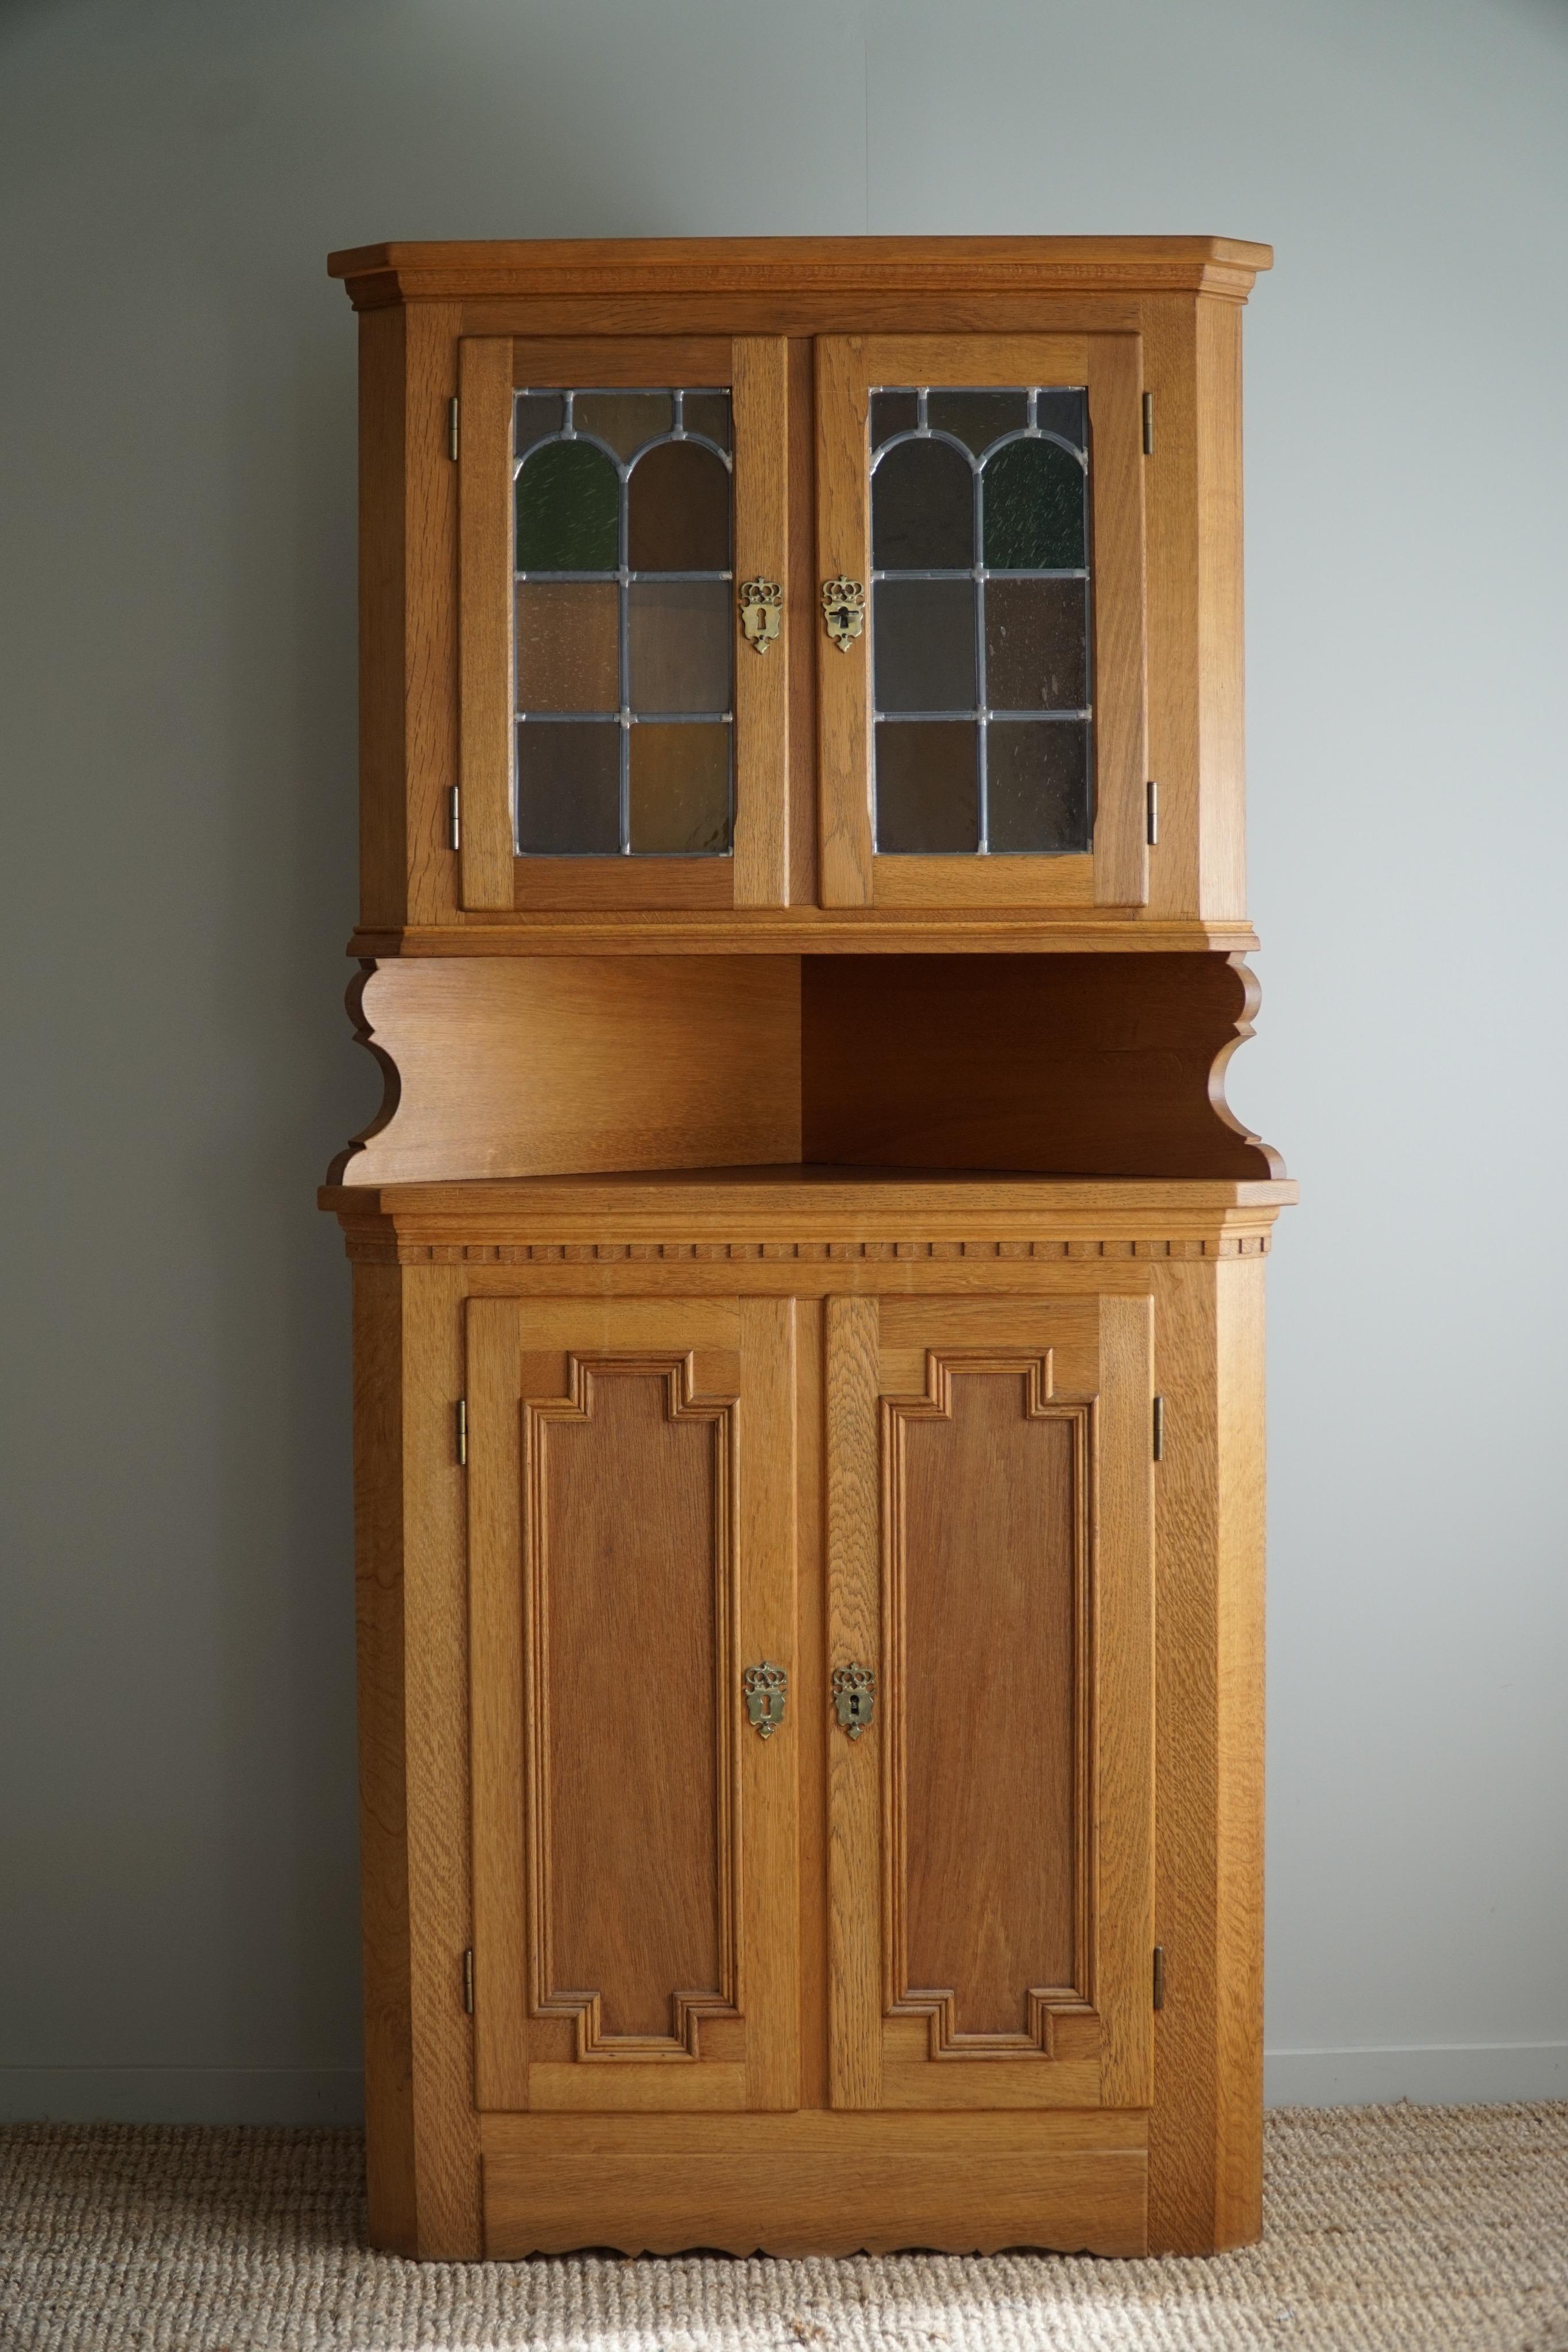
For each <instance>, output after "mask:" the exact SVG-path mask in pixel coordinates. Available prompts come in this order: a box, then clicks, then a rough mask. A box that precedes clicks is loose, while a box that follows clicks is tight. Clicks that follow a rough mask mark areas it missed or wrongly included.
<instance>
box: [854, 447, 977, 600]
mask: <svg viewBox="0 0 1568 2352" xmlns="http://www.w3.org/2000/svg"><path fill="white" fill-rule="evenodd" d="M871 547H872V558H871V560H872V563H873V568H874V569H875V570H876V571H878V572H945V571H952V570H954V569H960V570H967V568H968V567H969V565H971V564H972V563H973V562H974V561H975V473H974V468H973V467H972V466H971V465H970V464H969V461H968V459H967V457H964V456H963V455H962V454H961V453H960V452H959V451H958V450H956V449H955V448H954V446H953V445H952V443H951V442H950V441H896V442H894V446H893V447H892V448H891V449H890V450H889V451H888V452H887V455H886V456H885V457H881V458H879V459H878V461H877V467H876V471H875V473H874V474H873V476H872V480H871Z"/></svg>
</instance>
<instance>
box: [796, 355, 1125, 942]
mask: <svg viewBox="0 0 1568 2352" xmlns="http://www.w3.org/2000/svg"><path fill="white" fill-rule="evenodd" d="M1141 395H1142V361H1141V356H1140V341H1139V338H1138V337H1137V336H1136V335H968V336H930V335H897V336H872V335H867V336H861V337H842V336H831V337H824V338H822V339H821V341H819V342H818V344H817V421H818V465H817V555H818V562H819V567H820V572H821V581H822V597H823V616H821V621H820V625H822V626H823V627H824V640H825V641H824V643H823V645H822V647H821V651H820V655H819V659H818V675H819V679H820V699H819V765H820V772H821V877H822V898H823V901H824V903H825V904H827V905H830V906H871V905H875V906H879V907H930V908H941V907H995V906H1008V907H1021V906H1062V907H1072V906H1088V905H1092V904H1095V903H1098V904H1101V905H1110V906H1133V905H1138V904H1141V903H1142V902H1143V901H1144V900H1145V898H1147V896H1148V881H1147V866H1148V857H1147V837H1148V817H1147V774H1146V769H1145V693H1144V637H1145V627H1144V492H1143V471H1142V467H1143V429H1142V396H1141ZM835 648H836V649H835Z"/></svg>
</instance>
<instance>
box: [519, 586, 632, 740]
mask: <svg viewBox="0 0 1568 2352" xmlns="http://www.w3.org/2000/svg"><path fill="white" fill-rule="evenodd" d="M517 708H518V709H519V710H619V709H620V708H621V592H620V590H619V589H618V588H617V586H616V584H615V583H614V581H613V580H520V581H519V582H518V583H517Z"/></svg>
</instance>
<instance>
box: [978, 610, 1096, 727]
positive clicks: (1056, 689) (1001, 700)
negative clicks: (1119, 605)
mask: <svg viewBox="0 0 1568 2352" xmlns="http://www.w3.org/2000/svg"><path fill="white" fill-rule="evenodd" d="M1087 608H1088V583H1086V582H1085V581H1082V580H988V581H987V583H986V700H987V702H988V704H989V706H990V708H991V709H993V710H1082V709H1084V707H1085V706H1086V705H1087V703H1088V700H1089V669H1088V654H1089V646H1088V633H1087V627H1086V622H1087Z"/></svg>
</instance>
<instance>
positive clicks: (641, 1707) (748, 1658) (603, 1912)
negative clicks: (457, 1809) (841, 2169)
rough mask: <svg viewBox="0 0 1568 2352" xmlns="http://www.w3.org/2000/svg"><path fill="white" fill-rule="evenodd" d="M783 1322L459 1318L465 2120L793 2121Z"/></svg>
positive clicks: (658, 1304)
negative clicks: (469, 1843) (465, 1569)
mask: <svg viewBox="0 0 1568 2352" xmlns="http://www.w3.org/2000/svg"><path fill="white" fill-rule="evenodd" d="M793 1311H794V1310H793V1307H792V1304H791V1303H790V1302H789V1301H788V1300H775V1299H746V1300H736V1299H692V1300H677V1301H639V1300H620V1301H601V1300H592V1299H527V1300H518V1299H499V1298H482V1299H473V1300H470V1302H469V1305H468V1309H467V1313H468V1334H467V1347H468V1375H467V1383H468V1395H467V1412H468V1514H469V1574H470V1643H471V1668H470V1672H471V1693H472V1711H473V1712H472V1739H473V1752H472V1770H473V1809H474V1909H475V1921H474V1951H475V2008H476V2078H477V2102H478V2105H480V2107H481V2108H498V2109H508V2110H509V2109H516V2108H522V2107H536V2108H552V2107H553V2108H574V2109H580V2110H589V2111H596V2112H607V2111H613V2110H617V2109H620V2110H625V2109H639V2108H641V2109H653V2110H659V2109H671V2110H689V2109H694V2108H698V2109H710V2110H711V2109H737V2108H747V2107H790V2106H793V2105H795V2104H796V2099H797V2087H796V2072H797V2032H798V2027H797V2017H798V2009H799V1984H798V1964H797V1958H796V1955H797V1948H798V1939H797V1925H796V1916H797V1898H796V1878H797V1871H798V1859H797V1849H796V1796H795V1762H794V1741H795V1721H794V1712H793V1708H792V1706H791V1705H790V1699H791V1696H792V1694H791V1693H790V1691H789V1673H790V1669H791V1667H792V1665H793V1660H794V1623H795V1583H794V1579H795V1559H794V1470H793V1455H794V1402H793V1395H794V1325H793ZM765 1664H766V1665H767V1666H768V1667H769V1668H770V1669H771V1670H772V1671H770V1672H769V1673H768V1675H762V1676H758V1675H748V1673H747V1670H748V1669H752V1668H757V1667H760V1666H763V1665H765ZM781 1702H782V1704H781ZM780 1716H781V1719H779V1718H780Z"/></svg>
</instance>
